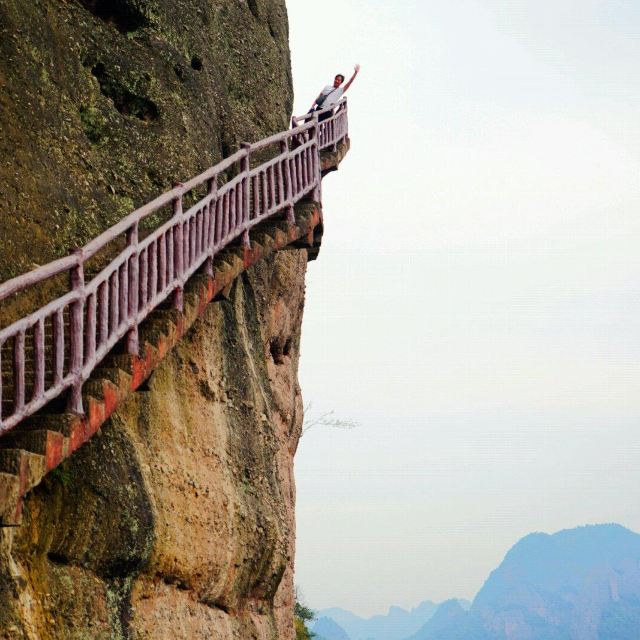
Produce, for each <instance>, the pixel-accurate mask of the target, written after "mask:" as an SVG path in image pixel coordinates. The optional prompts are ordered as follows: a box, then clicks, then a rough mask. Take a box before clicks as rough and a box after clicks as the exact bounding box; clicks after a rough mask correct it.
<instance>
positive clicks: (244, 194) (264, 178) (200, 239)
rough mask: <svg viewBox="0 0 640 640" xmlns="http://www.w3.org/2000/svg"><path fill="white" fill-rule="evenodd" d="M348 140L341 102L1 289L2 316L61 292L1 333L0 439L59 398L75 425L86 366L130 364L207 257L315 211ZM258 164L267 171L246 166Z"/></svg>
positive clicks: (207, 263)
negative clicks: (52, 288)
mask: <svg viewBox="0 0 640 640" xmlns="http://www.w3.org/2000/svg"><path fill="white" fill-rule="evenodd" d="M323 114H324V115H325V117H326V116H327V115H328V116H329V117H327V118H326V119H324V120H322V121H319V116H320V115H323ZM347 140H348V120H347V103H346V100H343V101H342V102H341V103H339V105H338V106H337V108H336V109H335V113H332V112H330V111H329V110H325V111H324V112H315V113H312V114H306V115H305V116H302V117H301V118H298V119H294V126H293V128H292V129H290V130H288V131H285V132H282V133H278V134H276V135H273V136H270V137H268V138H265V139H263V140H260V141H259V142H256V143H253V144H243V145H242V148H241V149H240V150H239V151H237V152H236V153H234V154H233V155H232V156H230V157H228V158H226V159H225V160H223V161H222V162H220V163H219V164H217V165H215V166H213V167H211V168H209V169H207V170H206V171H204V172H203V173H201V174H200V175H198V176H196V177H195V178H192V179H191V180H189V181H187V182H185V183H179V184H177V185H176V186H175V187H174V188H173V189H171V190H170V191H168V192H166V193H164V194H162V195H161V196H159V197H158V198H156V199H155V200H153V201H151V202H149V203H148V204H145V205H144V206H143V207H141V208H139V209H137V210H136V211H134V212H133V213H131V214H130V215H128V216H127V217H126V218H124V219H123V220H122V221H121V222H119V223H118V224H116V225H114V226H113V227H111V228H110V229H108V230H107V231H105V232H104V233H102V234H101V235H100V236H98V237H97V238H95V239H94V240H92V241H91V242H89V243H88V244H87V245H86V246H84V247H83V248H81V249H77V250H76V251H74V252H73V253H72V254H71V255H69V256H66V257H63V258H60V259H59V260H55V261H53V262H51V263H49V264H46V265H43V266H41V267H38V268H36V269H34V270H33V271H31V272H29V273H26V274H23V275H21V276H18V277H16V278H13V279H12V280H9V281H7V282H5V283H3V284H0V304H2V303H3V302H4V304H5V305H6V304H8V303H9V302H10V301H11V300H13V299H15V298H16V296H19V295H21V294H25V293H27V294H28V293H29V292H30V291H32V290H35V289H36V288H37V287H38V286H40V285H42V284H43V283H47V282H51V281H53V280H55V279H56V278H57V279H58V280H60V278H66V280H67V282H68V284H67V285H66V286H65V287H64V289H65V290H64V291H63V292H61V293H59V294H57V295H56V297H54V299H52V300H50V301H48V302H46V304H42V305H41V306H39V307H38V308H37V309H36V310H34V311H30V312H29V313H27V314H26V315H24V316H23V317H20V318H19V319H18V320H15V321H13V322H12V323H11V324H9V325H8V326H7V327H6V328H3V329H2V330H0V435H2V434H4V433H6V432H8V431H10V430H11V429H12V428H13V427H15V426H16V425H17V424H19V423H20V422H21V421H22V420H24V419H25V418H26V417H28V416H31V415H33V414H34V413H36V412H37V411H38V410H40V409H41V408H42V407H44V406H45V405H46V404H48V403H49V402H51V401H52V400H54V399H56V398H59V397H61V396H63V395H65V394H66V411H68V412H70V413H76V414H81V413H82V412H83V403H82V387H83V384H84V383H85V381H86V380H88V379H89V377H90V375H91V373H92V371H93V370H94V369H95V368H96V366H97V365H98V364H99V363H100V362H101V361H102V360H103V359H104V357H105V356H106V355H107V354H108V353H109V352H110V351H111V350H112V349H113V348H114V347H115V346H116V345H117V344H118V343H122V341H124V343H125V345H126V351H127V352H128V353H129V354H135V355H137V354H138V350H139V339H138V329H139V326H140V324H141V323H142V321H143V320H144V319H145V318H146V317H147V316H148V315H149V314H150V313H151V312H152V311H153V310H154V309H156V308H158V307H160V305H166V304H168V303H169V304H170V305H171V306H173V307H174V308H176V309H181V308H182V305H183V292H184V287H185V283H186V282H187V281H188V280H189V279H190V278H191V277H192V276H193V275H194V274H196V273H197V272H204V273H206V274H209V275H212V263H213V259H214V257H215V256H216V254H217V253H219V252H220V251H221V250H222V249H224V248H225V247H228V246H231V245H232V244H234V243H238V242H241V243H242V244H243V246H248V245H249V244H250V233H251V230H252V229H253V228H254V227H255V226H256V225H258V224H260V223H261V222H263V221H265V220H267V219H269V218H273V217H276V216H279V215H282V214H283V213H284V214H286V219H287V221H288V222H289V224H293V222H294V205H296V203H298V202H300V201H302V200H303V199H311V200H314V201H316V202H320V200H321V178H322V174H323V167H322V160H321V152H332V151H333V152H335V150H336V149H337V148H338V145H339V144H340V143H343V142H346V141H347ZM268 150H271V151H268ZM261 154H263V155H266V157H267V158H268V159H267V160H260V161H259V163H258V164H257V166H252V164H253V162H252V160H255V159H256V158H261ZM203 192H204V195H202V193H203ZM167 209H168V210H169V211H168V212H167ZM157 220H160V223H159V224H157V226H156V225H154V224H151V227H152V228H151V229H147V228H146V227H147V226H149V224H150V222H151V223H155V222H156V221H157ZM99 258H102V261H100V260H99ZM107 261H108V262H107ZM105 263H106V264H105Z"/></svg>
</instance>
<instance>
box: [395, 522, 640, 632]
mask: <svg viewBox="0 0 640 640" xmlns="http://www.w3.org/2000/svg"><path fill="white" fill-rule="evenodd" d="M638 638H640V535H638V534H636V533H634V532H632V531H629V530H628V529H625V528H624V527H621V526H620V525H613V524H612V525H592V526H586V527H578V528H577V529H568V530H565V531H560V532H559V533H556V534H554V535H548V534H544V533H534V534H530V535H528V536H526V537H524V538H522V539H521V540H520V541H519V542H518V543H517V544H516V545H515V546H514V547H512V549H511V550H510V551H509V552H508V553H507V555H506V556H505V559H504V560H503V562H502V563H501V564H500V566H499V567H498V568H497V569H496V570H495V571H493V572H492V573H491V575H490V576H489V578H488V579H487V581H486V582H485V584H484V586H483V587H482V589H480V591H479V592H478V595H477V596H476V597H475V599H474V601H473V604H472V606H471V609H470V610H469V611H468V612H467V611H464V610H463V608H462V607H460V606H459V605H458V606H456V604H455V601H449V602H446V603H443V604H442V605H441V606H440V608H439V609H438V610H437V611H436V613H435V614H434V615H433V616H432V618H431V619H430V620H428V621H427V622H426V623H425V624H424V625H423V626H422V627H421V628H420V629H419V630H418V631H417V632H416V633H415V634H413V635H412V636H409V637H407V640H638Z"/></svg>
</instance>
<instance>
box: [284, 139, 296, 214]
mask: <svg viewBox="0 0 640 640" xmlns="http://www.w3.org/2000/svg"><path fill="white" fill-rule="evenodd" d="M280 153H283V154H284V176H283V178H284V193H285V200H286V204H287V222H288V223H289V224H290V225H293V224H294V223H295V221H296V217H295V214H294V212H293V185H292V184H291V165H290V164H289V160H290V151H289V145H288V143H287V140H286V139H285V140H282V141H281V142H280Z"/></svg>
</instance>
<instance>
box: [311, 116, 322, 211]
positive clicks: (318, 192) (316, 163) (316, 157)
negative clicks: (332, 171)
mask: <svg viewBox="0 0 640 640" xmlns="http://www.w3.org/2000/svg"><path fill="white" fill-rule="evenodd" d="M319 135H320V130H319V124H318V114H317V113H314V114H313V136H312V138H311V139H312V140H314V141H315V142H314V146H313V147H312V149H313V179H314V180H315V184H316V186H315V187H314V189H313V195H312V197H313V201H314V202H318V203H320V202H322V175H321V172H320V140H319Z"/></svg>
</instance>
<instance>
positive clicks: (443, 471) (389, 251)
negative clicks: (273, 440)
mask: <svg viewBox="0 0 640 640" xmlns="http://www.w3.org/2000/svg"><path fill="white" fill-rule="evenodd" d="M287 4H288V7H289V20H290V42H291V49H292V56H293V72H294V87H295V92H296V100H295V104H296V107H295V111H296V113H304V112H305V111H306V110H307V109H308V108H309V106H310V104H311V102H312V101H313V98H314V97H315V96H316V95H317V94H318V92H319V90H320V89H321V88H322V87H323V86H324V85H326V84H328V83H329V82H330V81H331V80H332V78H333V76H334V75H335V74H336V73H338V72H342V73H344V74H346V75H347V76H348V75H349V74H350V73H351V70H352V67H353V64H354V63H356V62H359V63H361V64H362V71H361V73H360V75H359V76H358V78H357V79H356V81H355V82H354V84H353V86H352V88H351V89H350V90H349V93H348V95H349V98H350V133H351V138H352V149H351V152H350V154H349V155H348V156H347V158H346V159H345V161H344V163H343V165H342V166H341V167H340V170H339V171H338V172H337V173H334V174H331V175H330V176H328V177H327V178H326V180H325V181H324V186H323V199H324V213H325V235H324V239H323V245H322V250H321V252H320V256H319V258H318V260H317V261H316V262H314V263H311V264H310V267H309V275H308V279H307V303H306V308H305V319H304V326H303V340H302V358H301V364H300V380H301V384H302V390H303V395H304V398H305V401H306V402H311V403H312V404H313V408H312V410H311V411H310V415H312V416H313V415H318V414H320V413H322V412H324V411H327V410H334V411H335V415H336V416H338V417H340V418H344V419H353V420H357V421H358V422H359V423H360V426H359V427H358V428H357V429H354V430H351V431H340V430H334V429H321V428H316V429H313V430H311V431H309V432H308V433H307V434H306V435H305V436H304V438H303V439H302V441H301V443H300V448H299V451H298V455H297V458H296V478H297V485H298V506H297V515H298V538H297V540H298V541H297V545H298V550H297V558H296V563H297V577H296V582H297V583H298V584H299V585H300V587H301V589H302V592H303V593H304V596H305V599H306V601H307V603H308V604H309V605H310V606H312V607H314V608H323V607H326V606H334V605H335V606H342V607H345V608H347V609H351V610H353V611H354V612H356V613H359V614H363V615H371V614H373V613H378V612H382V611H384V610H386V609H387V607H388V606H389V605H391V604H396V605H400V606H404V607H411V606H415V605H416V604H417V603H419V602H420V601H421V600H425V599H433V600H443V599H445V598H449V597H464V598H472V597H473V596H474V595H475V593H476V592H477V590H478V589H479V588H480V587H481V585H482V582H483V580H484V579H485V578H486V577H487V575H488V573H489V571H490V570H491V569H493V568H495V566H496V565H497V564H498V563H499V562H500V561H501V560H502V558H503V556H504V554H505V553H506V551H507V550H508V548H509V547H510V546H511V545H512V544H514V543H515V542H516V541H517V540H518V539H519V538H520V537H521V536H523V535H525V534H527V533H529V532H531V531H536V530H542V531H547V532H553V531H557V530H559V529H563V528H568V527H573V526H576V525H579V524H586V523H599V522H619V523H620V524H622V525H625V526H627V527H630V528H631V529H634V530H636V531H640V509H638V504H640V465H638V461H639V460H640V428H639V427H640V399H639V394H638V389H639V383H640V331H639V330H638V324H639V321H640V250H639V246H640V216H639V212H640V192H639V185H640V115H639V114H640V72H639V71H638V60H640V37H638V33H640V4H638V3H637V2H636V0H626V1H625V0H602V1H595V0H580V1H577V0H560V1H557V0H556V1H555V2H551V1H549V0H536V1H534V0H511V1H506V0H504V1H499V0H450V1H448V2H445V1H444V0H440V1H438V2H430V1H428V0H427V1H425V0H422V1H421V2H417V1H413V0H398V1H396V2H390V1H377V0H323V2H322V3H310V2H309V1H308V0H288V2H287Z"/></svg>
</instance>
